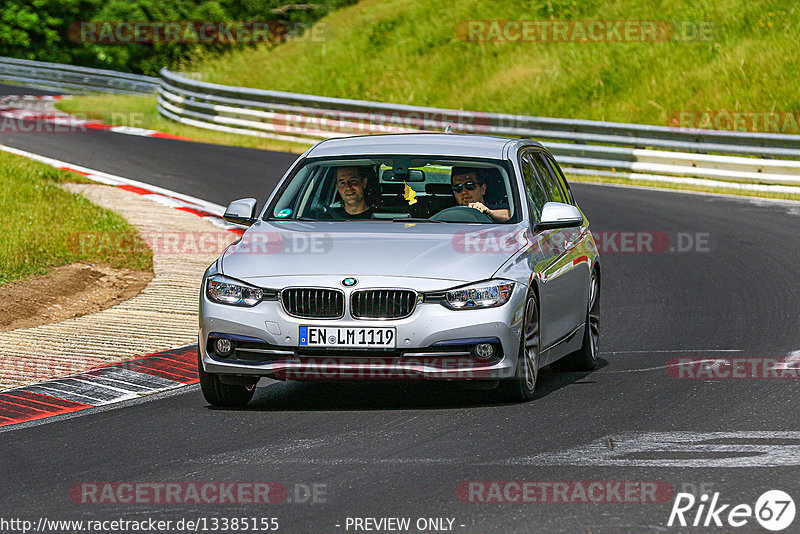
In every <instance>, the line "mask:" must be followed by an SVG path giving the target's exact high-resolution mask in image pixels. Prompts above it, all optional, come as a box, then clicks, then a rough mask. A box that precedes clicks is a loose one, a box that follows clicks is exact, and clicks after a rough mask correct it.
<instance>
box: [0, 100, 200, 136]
mask: <svg viewBox="0 0 800 534" xmlns="http://www.w3.org/2000/svg"><path fill="white" fill-rule="evenodd" d="M62 98H64V97H63V96H61V95H56V96H50V95H45V96H41V95H10V96H6V97H3V98H0V132H13V133H33V132H36V133H39V132H54V133H65V132H86V131H87V130H104V131H110V132H114V133H119V134H124V135H136V136H139V137H157V138H159V139H176V140H179V141H192V139H190V138H188V137H182V136H180V135H173V134H168V133H165V132H159V131H158V130H149V129H147V128H138V127H135V126H114V125H111V124H106V123H104V122H102V121H97V120H87V119H82V118H80V117H77V116H75V115H70V114H68V113H64V112H63V111H60V110H57V109H55V107H53V104H54V103H55V102H56V101H58V100H61V99H62ZM20 121H29V122H34V123H39V124H44V125H46V126H38V125H32V126H25V125H22V124H19V122H20Z"/></svg>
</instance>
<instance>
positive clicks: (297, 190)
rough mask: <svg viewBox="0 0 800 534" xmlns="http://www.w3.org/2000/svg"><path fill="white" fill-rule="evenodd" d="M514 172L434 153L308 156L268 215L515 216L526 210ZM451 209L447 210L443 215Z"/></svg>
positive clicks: (449, 218) (465, 218) (342, 218)
mask: <svg viewBox="0 0 800 534" xmlns="http://www.w3.org/2000/svg"><path fill="white" fill-rule="evenodd" d="M512 177H513V174H511V173H510V172H509V171H508V169H507V166H506V164H505V163H504V162H502V161H498V160H478V159H476V160H467V159H456V160H453V159H448V158H446V157H434V156H426V157H419V156H386V157H381V156H373V157H350V158H325V159H309V160H307V161H306V162H305V163H304V164H303V165H302V166H301V167H300V168H299V169H297V171H296V172H295V173H294V175H293V176H292V177H291V178H290V179H289V180H288V182H286V183H284V184H283V185H282V188H281V191H280V193H279V194H278V195H277V197H276V198H275V199H274V200H273V202H272V203H271V205H270V206H269V207H268V208H267V211H266V214H265V218H266V219H269V220H296V219H302V220H320V221H348V220H372V221H375V220H384V221H385V220H395V219H409V218H410V219H432V220H439V221H441V222H495V223H498V222H500V223H502V222H517V221H518V220H519V218H520V215H519V209H518V208H517V206H516V205H515V195H514V187H513V182H512V179H513V178H512ZM445 210H449V211H447V213H445V214H444V215H443V214H442V212H444V211H445ZM476 213H478V214H484V215H485V217H480V216H476V215H475V214H476ZM487 217H488V218H489V219H490V220H486V218H487Z"/></svg>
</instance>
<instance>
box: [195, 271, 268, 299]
mask: <svg viewBox="0 0 800 534" xmlns="http://www.w3.org/2000/svg"><path fill="white" fill-rule="evenodd" d="M206 295H207V296H208V299H209V300H211V301H212V302H219V303H220V304H233V305H234V306H255V305H256V304H258V303H259V302H261V300H262V299H263V298H264V290H263V289H261V288H259V287H253V286H248V285H245V284H244V283H242V282H237V281H236V280H231V279H230V278H226V277H224V276H222V275H221V274H215V275H211V276H210V277H208V282H206Z"/></svg>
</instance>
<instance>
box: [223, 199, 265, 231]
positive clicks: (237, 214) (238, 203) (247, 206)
mask: <svg viewBox="0 0 800 534" xmlns="http://www.w3.org/2000/svg"><path fill="white" fill-rule="evenodd" d="M257 208H258V201H257V200H256V199H254V198H242V199H240V200H234V201H233V202H231V203H230V204H228V209H226V210H225V215H223V216H222V218H223V219H225V220H226V221H228V222H232V223H234V224H241V225H244V226H250V225H252V224H253V223H254V222H256V216H257V213H256V209H257Z"/></svg>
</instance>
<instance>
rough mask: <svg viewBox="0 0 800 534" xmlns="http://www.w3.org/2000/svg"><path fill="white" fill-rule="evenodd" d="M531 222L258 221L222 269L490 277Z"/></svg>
mask: <svg viewBox="0 0 800 534" xmlns="http://www.w3.org/2000/svg"><path fill="white" fill-rule="evenodd" d="M528 239H529V235H528V234H527V233H526V231H525V226H524V225H508V224H502V225H500V224H456V223H442V224H437V223H401V222H389V221H337V222H328V221H325V222H322V221H320V222H301V221H281V222H275V223H273V222H266V221H259V222H258V223H256V224H255V225H253V226H252V227H250V228H249V229H248V230H247V231H246V232H245V233H244V235H243V236H242V238H241V239H240V240H239V241H237V242H235V243H233V244H232V245H231V246H230V247H228V248H227V249H226V250H225V251H224V252H223V253H222V256H221V260H220V270H221V271H222V273H223V274H225V275H227V276H231V277H233V278H238V279H240V280H250V281H255V279H258V278H264V277H270V276H317V275H341V276H396V277H413V278H436V279H442V280H453V281H457V282H458V281H462V282H469V281H474V280H482V279H487V278H490V277H491V276H492V275H493V274H494V273H495V272H496V271H497V270H498V269H499V268H500V267H501V266H502V265H503V263H505V262H506V261H507V260H508V259H509V258H510V257H511V256H512V255H513V254H515V253H516V252H517V251H519V250H520V249H521V248H523V247H524V246H525V245H526V244H527V243H528V242H529V241H528Z"/></svg>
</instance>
